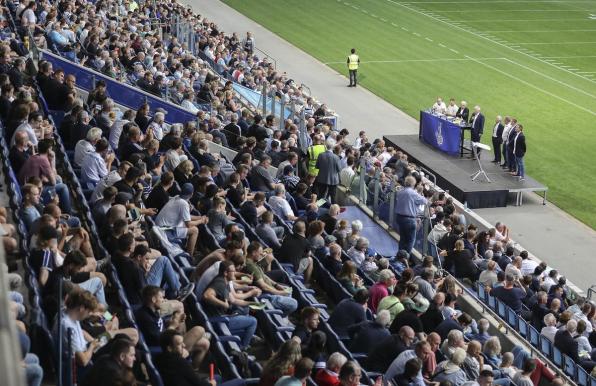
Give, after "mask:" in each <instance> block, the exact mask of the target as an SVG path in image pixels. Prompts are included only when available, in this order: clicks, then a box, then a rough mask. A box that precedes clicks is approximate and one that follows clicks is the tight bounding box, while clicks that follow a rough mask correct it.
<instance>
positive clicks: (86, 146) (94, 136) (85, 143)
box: [74, 111, 102, 167]
mask: <svg viewBox="0 0 596 386" xmlns="http://www.w3.org/2000/svg"><path fill="white" fill-rule="evenodd" d="M83 112H84V113H86V111H83ZM101 134H102V133H101V129H100V128H98V127H93V128H91V129H89V131H87V132H86V133H85V136H84V139H81V140H79V141H78V142H77V143H76V146H75V149H74V150H75V153H74V164H75V165H76V166H78V167H81V166H82V165H83V160H84V159H85V157H86V156H87V154H91V153H94V152H95V151H96V149H95V147H96V145H97V142H98V141H99V140H100V139H101Z"/></svg>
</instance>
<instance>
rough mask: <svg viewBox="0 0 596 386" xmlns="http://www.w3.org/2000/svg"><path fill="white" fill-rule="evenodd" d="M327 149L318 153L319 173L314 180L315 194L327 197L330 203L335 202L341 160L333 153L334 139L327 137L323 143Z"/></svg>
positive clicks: (317, 166)
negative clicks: (315, 184) (315, 185)
mask: <svg viewBox="0 0 596 386" xmlns="http://www.w3.org/2000/svg"><path fill="white" fill-rule="evenodd" d="M325 146H326V148H327V151H325V152H323V153H321V154H319V156H318V158H317V164H316V166H315V167H316V168H317V169H319V174H318V175H317V179H316V180H315V182H316V183H317V193H318V194H317V196H318V197H319V198H327V196H329V200H330V201H331V203H335V192H336V190H337V185H338V184H339V172H340V171H341V162H340V159H339V157H338V156H337V155H336V154H334V153H333V148H334V147H335V140H333V139H328V140H327V143H326V144H325Z"/></svg>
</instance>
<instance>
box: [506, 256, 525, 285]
mask: <svg viewBox="0 0 596 386" xmlns="http://www.w3.org/2000/svg"><path fill="white" fill-rule="evenodd" d="M521 266H522V258H521V256H515V257H514V258H513V261H512V262H511V263H509V264H508V265H507V267H506V268H505V275H507V274H510V275H512V276H513V278H514V279H515V280H521V278H522V273H521V271H520V268H521Z"/></svg>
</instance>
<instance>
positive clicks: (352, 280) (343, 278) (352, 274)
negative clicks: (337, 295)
mask: <svg viewBox="0 0 596 386" xmlns="http://www.w3.org/2000/svg"><path fill="white" fill-rule="evenodd" d="M356 271H357V268H356V263H354V262H353V261H351V260H348V261H346V262H345V263H344V265H343V266H342V267H341V271H339V273H338V274H337V281H339V282H340V283H341V285H343V286H344V287H345V288H346V289H347V290H348V292H349V293H351V294H352V295H354V294H355V293H356V292H357V291H358V290H359V289H361V288H365V287H364V282H363V280H362V278H361V277H360V276H358V274H357V273H356Z"/></svg>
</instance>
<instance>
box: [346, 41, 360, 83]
mask: <svg viewBox="0 0 596 386" xmlns="http://www.w3.org/2000/svg"><path fill="white" fill-rule="evenodd" d="M350 52H351V53H350V56H348V72H349V73H350V84H349V85H348V87H356V78H357V76H358V65H359V64H360V58H359V57H358V55H356V49H355V48H352V50H351V51H350Z"/></svg>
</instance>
